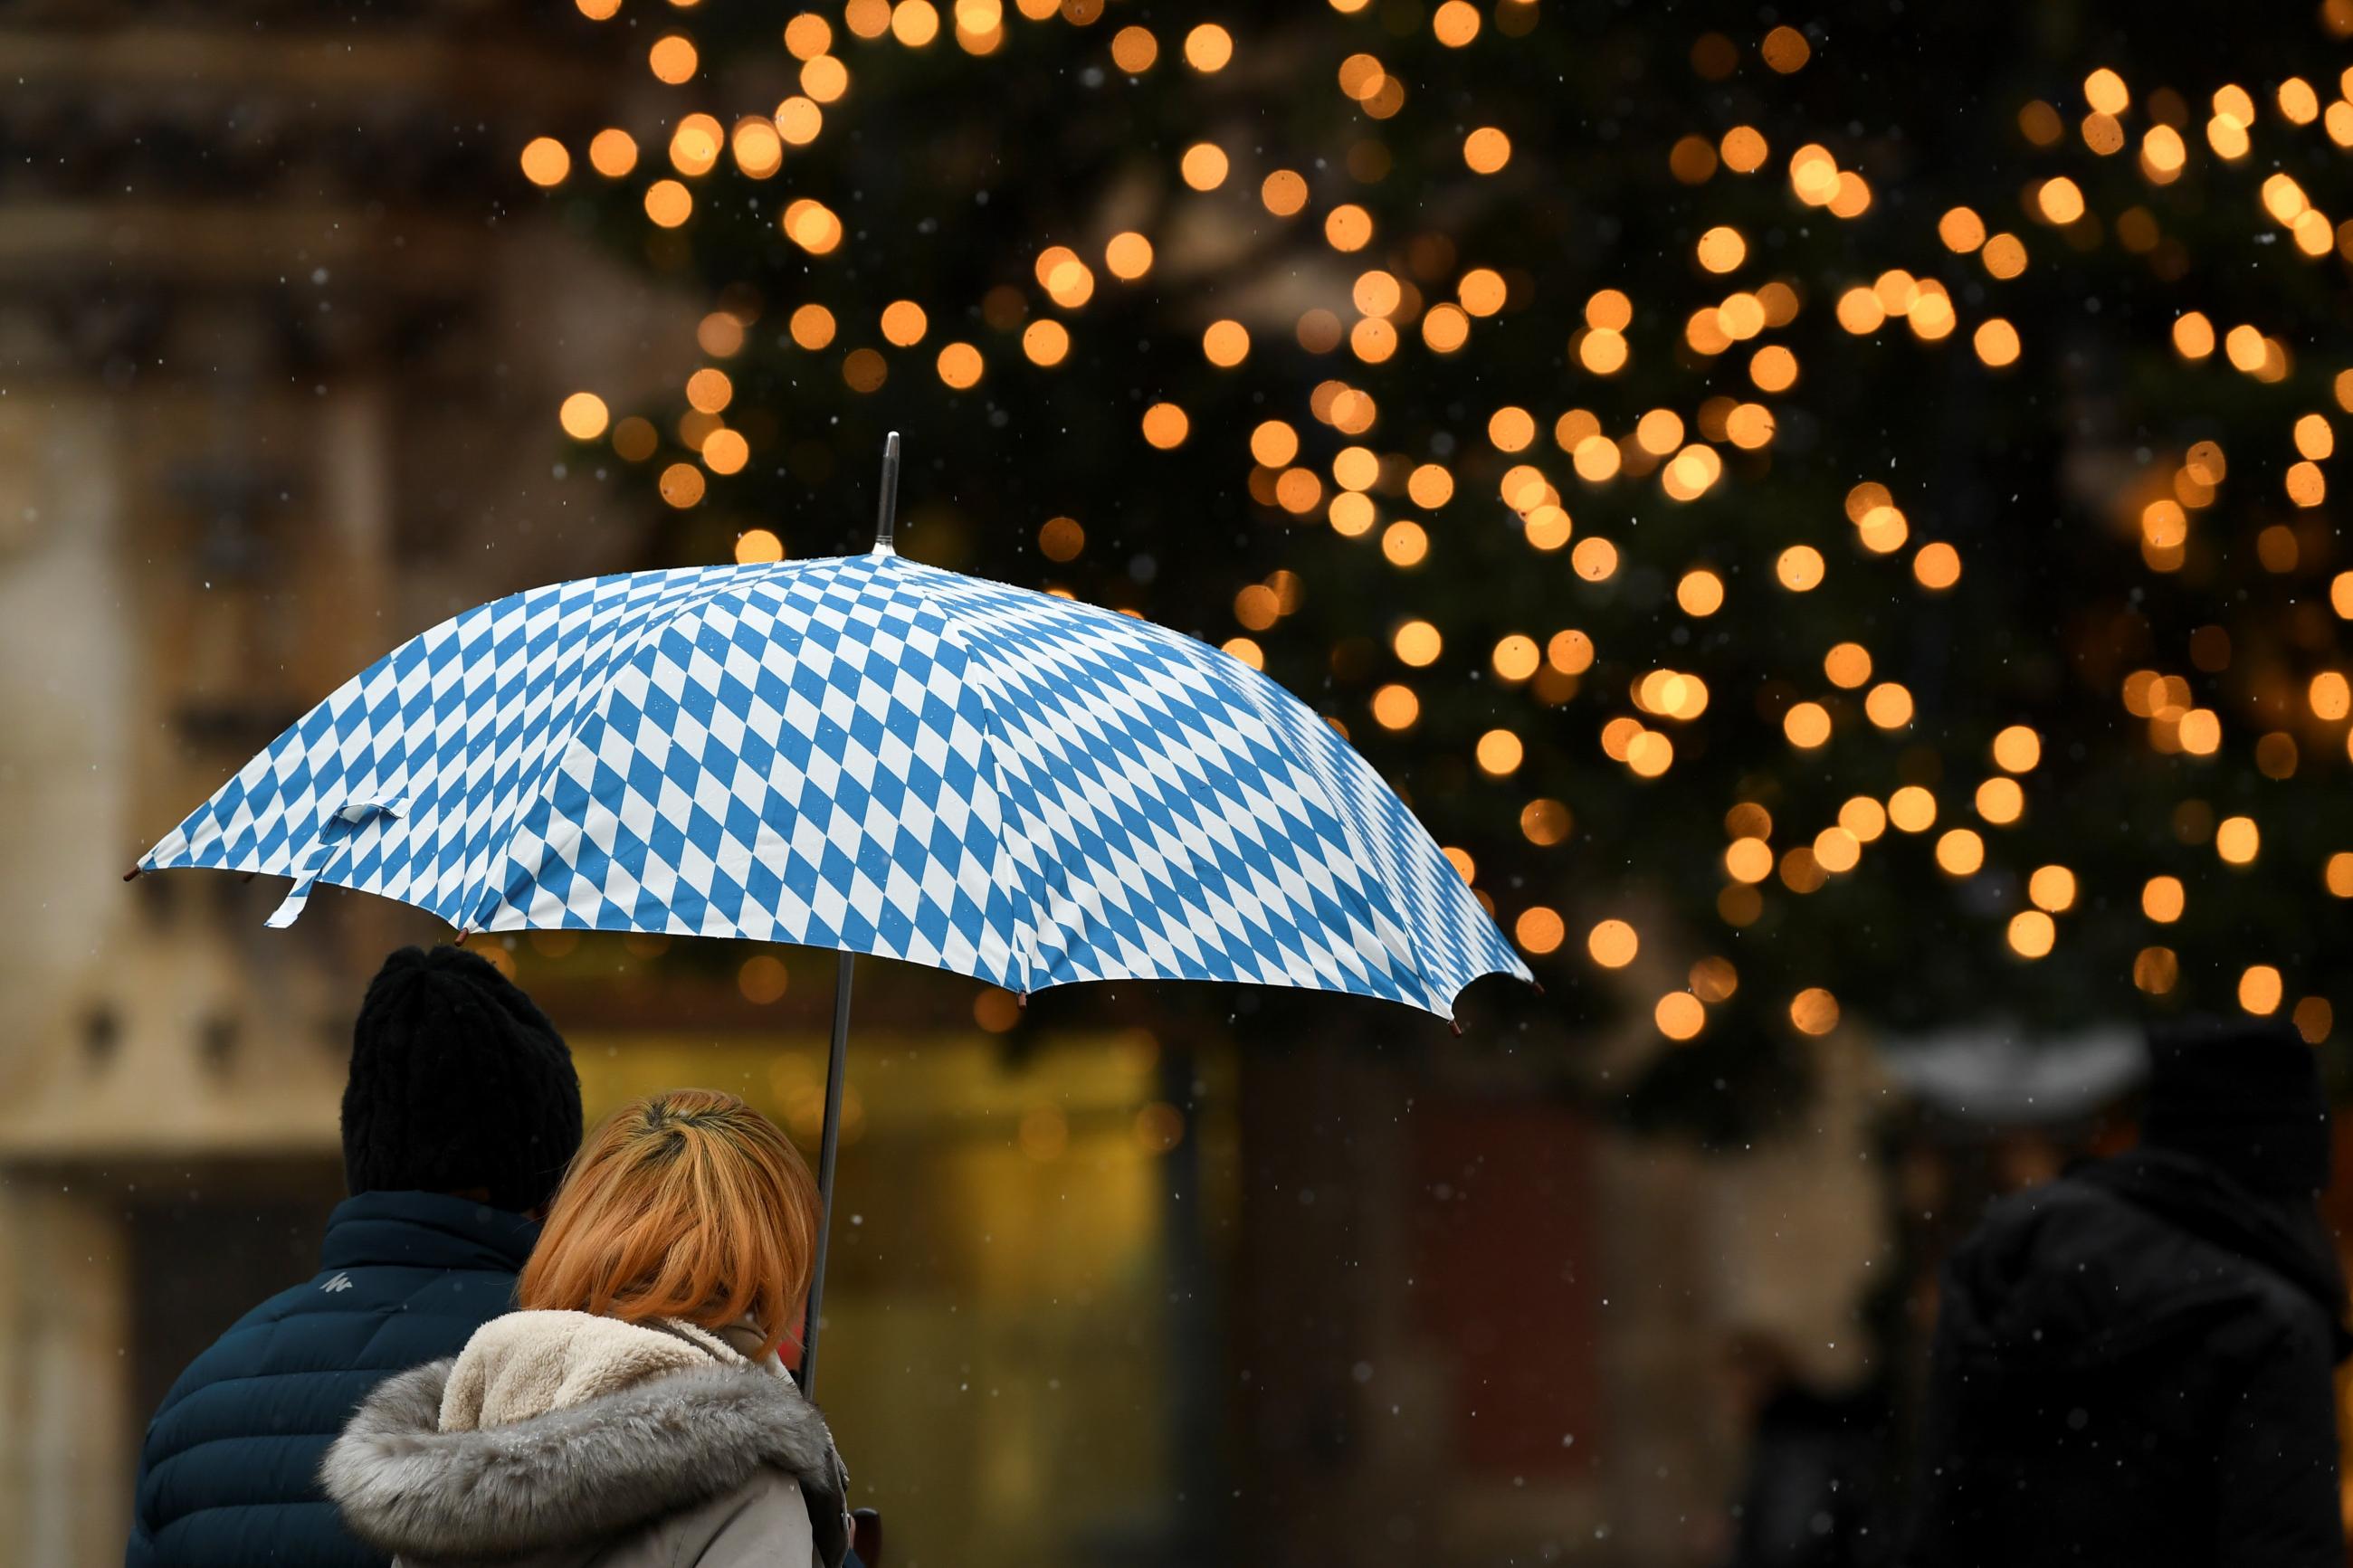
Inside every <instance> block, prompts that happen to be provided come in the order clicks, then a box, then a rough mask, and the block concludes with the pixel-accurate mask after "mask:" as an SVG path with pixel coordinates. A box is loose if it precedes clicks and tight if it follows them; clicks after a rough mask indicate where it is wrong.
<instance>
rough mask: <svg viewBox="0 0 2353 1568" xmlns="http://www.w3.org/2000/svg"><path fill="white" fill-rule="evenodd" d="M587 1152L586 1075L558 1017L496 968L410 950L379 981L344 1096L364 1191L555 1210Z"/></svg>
mask: <svg viewBox="0 0 2353 1568" xmlns="http://www.w3.org/2000/svg"><path fill="white" fill-rule="evenodd" d="M579 1147H580V1078H579V1075H578V1074H577V1073H575V1072H574V1071H573V1070H572V1052H571V1051H570V1050H569V1049H568V1048H566V1047H565V1044H564V1038H563V1037H562V1036H560V1035H558V1034H557V1033H556V1032H555V1026H554V1025H553V1024H551V1023H549V1022H548V1021H547V1016H546V1015H545V1014H543V1013H542V1012H541V1011H540V1010H539V1009H538V1008H537V1007H535V1006H533V1005H532V1000H531V998H530V997H528V996H526V995H524V994H522V991H520V990H519V989H517V988H516V986H515V985H514V984H513V983H512V981H510V980H508V979H507V977H506V976H505V975H503V974H501V973H499V972H498V971H497V970H496V969H494V968H492V967H491V964H490V963H488V962H487V961H486V960H484V959H482V958H480V957H479V956H477V955H476V954H474V953H470V952H465V951H464V950H462V949H459V948H455V947H437V948H433V949H431V950H430V951H427V949H424V948H417V947H404V948H402V949H401V950H400V951H399V952H396V953H394V954H393V955H392V956H391V957H390V958H387V959H385V961H384V967H383V968H382V969H380V970H378V971H377V972H376V976H375V979H374V980H372V981H370V982H369V983H368V989H367V998H366V1000H364V1001H363V1002H362V1003H361V1004H360V1016H359V1021H358V1022H357V1023H356V1024H354V1025H353V1026H352V1076H351V1081H350V1082H349V1083H348V1084H346V1085H345V1086H344V1089H343V1181H344V1184H345V1185H346V1186H347V1187H348V1188H349V1189H350V1190H351V1191H352V1192H353V1193H370V1192H412V1191H414V1192H432V1193H461V1192H468V1191H470V1190H472V1189H473V1188H476V1187H481V1188H485V1189H487V1190H488V1191H489V1193H490V1201H491V1205H492V1206H494V1207H497V1208H502V1209H512V1210H513V1211H515V1212H516V1213H518V1214H521V1213H523V1212H525V1211H527V1210H530V1209H534V1208H537V1207H538V1206H540V1205H542V1204H543V1203H545V1202H546V1201H547V1199H548V1197H549V1195H550V1194H553V1193H554V1191H555V1184H556V1182H557V1181H558V1180H559V1179H560V1178H561V1177H562V1176H563V1174H564V1167H565V1164H566V1163H569V1162H570V1161H571V1159H572V1155H573V1152H574V1151H575V1150H577V1149H578V1148H579Z"/></svg>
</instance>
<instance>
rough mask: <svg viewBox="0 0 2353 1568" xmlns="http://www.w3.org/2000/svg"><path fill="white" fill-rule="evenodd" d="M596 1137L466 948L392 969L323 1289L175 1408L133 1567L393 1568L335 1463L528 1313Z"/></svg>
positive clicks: (129, 1558) (375, 984)
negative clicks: (407, 1400) (575, 1167)
mask: <svg viewBox="0 0 2353 1568" xmlns="http://www.w3.org/2000/svg"><path fill="white" fill-rule="evenodd" d="M580 1132H581V1121H580V1079H579V1078H578V1076H577V1075H576V1074H575V1072H574V1070H573V1067H572V1054H571V1052H570V1051H569V1050H568V1049H567V1048H566V1047H565V1044H564V1040H563V1038H562V1037H561V1036H559V1035H558V1034H557V1033H556V1031H555V1027H554V1025H552V1024H550V1023H549V1022H548V1020H547V1017H546V1016H545V1015H544V1014H543V1013H541V1011H540V1010H539V1009H538V1008H537V1007H536V1006H534V1005H533V1004H532V1001H531V999H530V998H529V997H528V996H526V995H524V994H523V993H522V991H521V990H519V989H517V988H516V987H515V986H514V985H513V984H511V983H510V982H509V981H508V980H507V979H506V978H505V977H504V976H502V975H501V974H500V973H499V972H498V971H497V970H496V969H494V968H492V967H491V965H490V964H489V963H486V962H485V961H484V960H482V959H481V958H480V957H478V956H476V955H475V954H473V953H470V952H462V951H461V950H459V949H458V948H454V947H441V948H435V949H433V950H431V951H429V952H428V951H426V950H423V949H419V948H414V947H409V948H403V949H402V950H401V951H399V952H396V953H394V954H393V955H392V956H391V957H390V958H389V959H387V960H386V961H385V965H384V967H383V969H382V970H381V971H379V972H378V973H377V974H376V976H375V980H374V981H372V982H371V983H370V984H369V985H368V990H367V997H366V1000H365V1001H364V1003H362V1005H361V1007H360V1015H359V1020H358V1023H357V1024H356V1025H355V1026H354V1027H353V1032H352V1065H351V1078H350V1081H349V1083H348V1084H347V1086H346V1087H345V1089H344V1091H343V1173H344V1182H345V1185H346V1186H347V1187H348V1188H349V1190H350V1194H351V1195H350V1196H349V1197H347V1198H345V1199H344V1200H343V1203H341V1204H340V1205H337V1206H336V1208H335V1210H334V1213H333V1214H332V1215H331V1216H330V1218H329V1219H328V1222H327V1236H326V1242H325V1246H324V1247H323V1248H322V1256H321V1258H320V1267H319V1272H318V1274H317V1275H316V1276H315V1277H313V1278H312V1279H309V1280H307V1281H305V1282H304V1283H302V1284H300V1285H296V1286H294V1287H292V1288H291V1289H287V1290H284V1291H281V1292H280V1293H279V1294H278V1295H275V1296H272V1297H271V1298H270V1299H269V1300H267V1301H264V1302H263V1303H261V1305H259V1307H256V1308H255V1309H254V1310H252V1311H250V1312H248V1313H247V1314H246V1315H245V1316H244V1317H243V1318H242V1319H240V1320H238V1321H237V1323H236V1324H235V1325H234V1326H233V1327H231V1328H230V1329H229V1331H227V1333H224V1334H223V1335H222V1336H221V1337H220V1338H219V1340H218V1341H216V1342H215V1343H214V1344H213V1346H212V1348H211V1349H209V1350H207V1351H206V1352H204V1353H203V1354H202V1355H200V1356H198V1357H197V1358H196V1359H195V1362H194V1363H191V1364H190V1365H189V1367H188V1369H187V1371H186V1372H185V1373H182V1374H181V1375H180V1379H179V1381H178V1382H177V1383H175V1384H173V1386H172V1391H171V1392H170V1393H169V1394H166V1395H165V1396H164V1404H163V1406H162V1408H160V1409H158V1410H157V1411H156V1412H155V1418H154V1420H153V1421H152V1422H151V1423H149V1425H148V1427H147V1437H146V1442H145V1444H144V1446H143V1447H142V1451H141V1455H140V1464H139V1483H138V1489H137V1493H136V1503H135V1512H134V1518H133V1521H132V1531H131V1543H130V1547H129V1550H128V1552H126V1554H125V1557H124V1562H125V1564H126V1568H265V1565H269V1568H384V1565H385V1561H386V1559H385V1553H383V1552H378V1551H375V1549H373V1548H371V1547H368V1546H366V1545H364V1544H363V1543H362V1542H360V1541H359V1540H358V1539H357V1538H356V1537H354V1536H353V1535H352V1534H351V1533H350V1532H349V1531H346V1530H345V1529H344V1528H343V1522H342V1520H341V1519H340V1518H339V1516H338V1515H337V1513H336V1511H335V1506H334V1504H333V1503H332V1502H330V1501H329V1500H327V1497H326V1494H325V1493H324V1492H323V1491H322V1490H321V1489H320V1484H319V1465H320V1461H321V1460H322V1458H324V1457H325V1455H326V1452H327V1448H328V1446H329V1445H330V1444H332V1442H333V1441H334V1438H335V1436H336V1434H337V1433H339V1432H341V1431H342V1430H343V1424H344V1422H345V1421H346V1420H347V1419H348V1418H349V1417H350V1415H351V1414H352V1412H353V1410H354V1409H356V1408H357V1407H358V1406H359V1404H360V1402H361V1401H362V1400H364V1398H366V1397H367V1395H368V1394H371V1393H372V1392H374V1391H375V1386H376V1384H379V1383H381V1382H383V1381H384V1380H385V1378H387V1377H390V1376H391V1375H393V1374H394V1373H399V1372H404V1371H406V1370H407V1369H408V1368H410V1367H413V1366H417V1365H418V1364H420V1363H425V1362H429V1361H435V1360H438V1359H439V1358H441V1357H443V1356H452V1355H455V1354H457V1353H458V1352H459V1351H460V1350H461V1349H463V1348H464V1347H465V1344H466V1342H467V1341H468V1340H469V1339H470V1338H471V1337H472V1335H473V1332H474V1331H475V1330H476V1329H478V1328H480V1326H481V1325H482V1324H483V1323H485V1322H487V1321H490V1320H491V1319H492V1318H495V1317H498V1316H500V1315H501V1314H503V1313H505V1312H507V1311H510V1310H512V1308H513V1306H514V1288H515V1277H516V1275H517V1274H518V1273H519V1272H520V1271H521V1269H522V1266H523V1264H524V1262H525V1261H526V1260H528V1259H529V1258H530V1256H531V1249H532V1246H533V1242H534V1241H536V1240H537V1238H538V1236H539V1216H540V1215H541V1214H542V1213H543V1212H544V1210H545V1207H546V1205H547V1201H548V1199H549V1197H550V1196H551V1195H552V1194H554V1190H555V1186H556V1184H557V1182H558V1181H559V1180H560V1179H561V1178H562V1176H563V1174H564V1169H565V1165H566V1164H567V1163H569V1162H570V1161H571V1159H572V1156H573V1153H574V1152H575V1150H577V1149H578V1148H579V1146H580Z"/></svg>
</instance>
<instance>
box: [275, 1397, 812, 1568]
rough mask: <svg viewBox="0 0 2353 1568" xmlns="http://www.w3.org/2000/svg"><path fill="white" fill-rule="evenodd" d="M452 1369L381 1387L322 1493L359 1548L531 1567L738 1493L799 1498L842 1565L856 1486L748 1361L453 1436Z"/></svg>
mask: <svg viewBox="0 0 2353 1568" xmlns="http://www.w3.org/2000/svg"><path fill="white" fill-rule="evenodd" d="M454 1364H455V1363H453V1362H449V1361H438V1362H430V1363H427V1364H426V1365H424V1366H420V1367H416V1368H413V1369H411V1370H410V1371H407V1372H405V1373H400V1374H398V1375H397V1376H395V1377H392V1378H390V1379H387V1380H386V1381H385V1382H384V1383H382V1384H378V1385H377V1387H376V1390H375V1393H373V1394H370V1395H369V1396H368V1397H367V1399H366V1401H365V1402H364V1404H362V1405H361V1406H360V1407H359V1410H358V1411H357V1413H355V1414H354V1415H353V1417H352V1419H351V1423H350V1425H349V1426H345V1427H344V1428H343V1436H341V1437H340V1438H338V1439H336V1441H335V1444H334V1447H332V1448H330V1449H329V1450H328V1452H327V1458H326V1461H325V1463H324V1464H323V1465H322V1467H321V1470H320V1479H321V1480H322V1483H323V1484H324V1485H325V1487H326V1490H327V1495H328V1496H330V1497H332V1499H333V1500H335V1503H336V1505H337V1506H338V1507H340V1508H341V1509H342V1510H343V1520H344V1522H345V1523H346V1524H347V1525H349V1526H350V1528H351V1530H352V1531H353V1534H355V1535H357V1536H359V1537H360V1538H361V1539H362V1540H364V1541H365V1542H368V1543H369V1544H370V1545H372V1546H375V1547H376V1548H377V1549H378V1550H380V1551H385V1552H393V1553H396V1554H397V1555H400V1556H403V1557H408V1558H423V1559H427V1560H431V1559H436V1558H456V1559H460V1560H463V1559H476V1558H494V1557H503V1556H519V1555H522V1554H523V1553H526V1552H544V1551H550V1550H555V1549H559V1548H564V1547H571V1546H580V1545H585V1544H587V1543H590V1542H597V1541H602V1540H605V1539H607V1538H609V1537H611V1536H613V1535H616V1534H618V1533H620V1532H622V1531H628V1530H630V1529H633V1528H635V1527H637V1526H638V1525H642V1524H645V1523H648V1522H649V1521H654V1520H657V1519H659V1518H661V1517H663V1516H664V1515H667V1514H670V1513H674V1512H677V1511H678V1510H681V1509H684V1508H688V1507H691V1506H692V1505H694V1504H696V1503H699V1502H702V1501H704V1500H708V1499H711V1498H714V1497H717V1496H720V1495H721V1494H723V1493H725V1492H730V1491H733V1490H734V1489H736V1488H738V1487H740V1486H742V1485H744V1483H745V1482H746V1481H749V1480H750V1479H752V1478H753V1476H754V1473H755V1472H756V1471H757V1470H758V1468H760V1467H761V1466H763V1465H768V1466H773V1467H775V1468H777V1469H780V1470H783V1471H785V1472H786V1474H788V1475H790V1476H792V1477H793V1479H795V1480H797V1481H798V1482H799V1483H800V1487H801V1491H802V1494H803V1497H804V1498H805V1500H807V1504H808V1510H809V1521H810V1524H811V1526H812V1528H813V1530H814V1531H815V1533H816V1537H817V1543H818V1555H819V1557H820V1559H821V1560H822V1561H824V1562H827V1563H839V1561H840V1560H841V1553H842V1546H843V1543H844V1537H845V1535H846V1531H845V1529H844V1525H843V1509H844V1501H843V1500H844V1497H845V1495H846V1493H847V1491H848V1489H849V1478H848V1476H847V1475H846V1474H845V1473H844V1472H843V1469H842V1466H841V1459H840V1457H839V1455H838V1454H836V1453H835V1452H834V1447H833V1438H832V1436H831V1435H830V1434H829V1433H828V1431H827V1430H826V1425H825V1418H824V1417H823V1416H821V1415H818V1410H817V1407H816V1406H815V1405H811V1404H810V1403H809V1402H808V1401H807V1399H806V1398H805V1397H803V1395H802V1394H801V1392H800V1390H799V1389H797V1388H796V1387H795V1386H794V1385H793V1384H792V1383H791V1381H790V1380H789V1379H786V1378H783V1377H778V1376H776V1375H775V1374H774V1373H769V1372H765V1371H763V1370H762V1369H761V1368H759V1367H758V1366H755V1365H747V1364H744V1363H741V1362H740V1361H739V1362H737V1363H734V1364H733V1365H728V1364H717V1365H708V1366H702V1367H696V1368H693V1369H691V1370H688V1371H682V1372H673V1373H666V1374H664V1375H661V1376H658V1377H652V1378H649V1379H647V1380H645V1381H643V1382H640V1383H637V1384H633V1385H631V1386H628V1387H625V1388H621V1389H618V1390H616V1391H614V1392H612V1393H607V1394H597V1395H596V1396H595V1397H593V1398H589V1399H586V1400H583V1401H582V1402H580V1403H578V1404H575V1405H565V1406H563V1407H560V1408H557V1409H554V1410H550V1411H548V1412H547V1413H546V1414H544V1415H534V1416H532V1417H531V1418H530V1419H528V1420H522V1421H517V1422H513V1423H512V1424H510V1425H506V1426H487V1427H481V1428H478V1429H475V1430H471V1431H458V1432H444V1431H442V1430H441V1407H442V1398H443V1395H444V1394H445V1393H446V1392H447V1390H448V1383H449V1372H450V1368H451V1367H452V1365H454Z"/></svg>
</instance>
